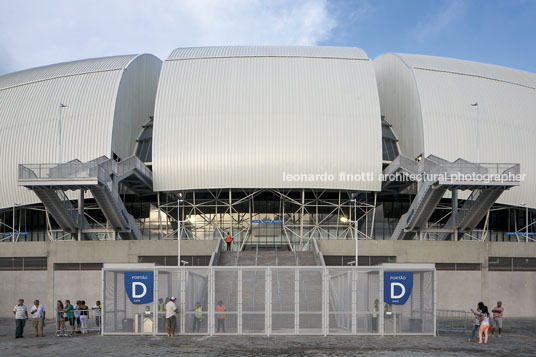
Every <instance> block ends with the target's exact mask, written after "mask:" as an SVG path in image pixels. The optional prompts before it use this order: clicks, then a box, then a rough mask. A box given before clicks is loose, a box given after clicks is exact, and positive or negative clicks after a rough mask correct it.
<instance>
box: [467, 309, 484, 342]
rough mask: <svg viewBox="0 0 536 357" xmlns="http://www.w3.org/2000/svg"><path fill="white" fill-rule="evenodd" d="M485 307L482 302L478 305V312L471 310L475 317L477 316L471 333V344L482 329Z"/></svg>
mask: <svg viewBox="0 0 536 357" xmlns="http://www.w3.org/2000/svg"><path fill="white" fill-rule="evenodd" d="M483 307H484V303H483V302H482V301H481V302H479V303H478V306H477V308H476V311H475V310H473V309H471V312H472V313H473V315H475V321H474V322H473V330H472V331H471V337H470V338H469V340H468V341H469V342H472V341H473V339H474V338H475V334H476V332H477V331H478V330H479V329H480V316H481V315H482V308H483Z"/></svg>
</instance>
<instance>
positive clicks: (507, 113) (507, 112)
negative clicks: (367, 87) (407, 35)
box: [374, 54, 536, 207]
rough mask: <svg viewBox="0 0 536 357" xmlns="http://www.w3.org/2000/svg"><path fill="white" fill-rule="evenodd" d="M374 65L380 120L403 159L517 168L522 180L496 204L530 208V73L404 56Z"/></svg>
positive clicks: (533, 189)
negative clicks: (388, 127)
mask: <svg viewBox="0 0 536 357" xmlns="http://www.w3.org/2000/svg"><path fill="white" fill-rule="evenodd" d="M374 64H375V69H376V77H377V82H378V90H379V94H380V105H381V110H382V115H384V116H385V117H386V120H387V121H388V122H389V123H391V124H392V125H393V128H394V131H395V132H396V134H397V136H398V138H399V140H400V147H401V150H402V153H403V154H405V155H408V156H410V157H416V156H418V155H419V154H421V153H424V155H425V156H427V155H431V154H433V155H436V156H439V157H442V158H445V159H447V160H456V159H458V158H462V159H465V160H468V161H472V162H477V161H478V156H480V162H486V163H520V164H521V172H522V173H525V174H526V175H527V176H526V180H525V181H524V182H522V183H521V186H520V187H517V188H513V189H511V190H509V191H507V192H505V193H503V195H502V196H501V197H500V198H499V200H498V202H500V203H506V204H512V205H520V204H522V203H528V204H529V205H530V206H532V207H536V161H535V160H534V149H533V147H532V145H531V144H530V143H532V142H533V141H534V137H536V125H534V123H535V121H536V74H533V73H529V72H524V71H518V70H515V69H510V68H505V67H500V66H494V65H488V64H483V63H476V62H470V61H462V60H455V59H449V58H438V57H431V56H420V55H405V54H385V55H381V56H379V57H378V58H376V59H375V60H374ZM475 103H478V106H474V104H475ZM471 104H473V105H471ZM478 153H480V154H478Z"/></svg>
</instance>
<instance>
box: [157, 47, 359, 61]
mask: <svg viewBox="0 0 536 357" xmlns="http://www.w3.org/2000/svg"><path fill="white" fill-rule="evenodd" d="M222 57H313V58H345V59H364V60H368V57H367V54H366V53H365V51H363V50H362V49H360V48H357V47H329V46H316V47H312V46H232V47H231V46H229V47H187V48H177V49H175V50H174V51H173V52H171V54H170V55H169V57H168V59H167V60H168V61H169V60H184V59H200V58H222Z"/></svg>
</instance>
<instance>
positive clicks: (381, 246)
mask: <svg viewBox="0 0 536 357" xmlns="http://www.w3.org/2000/svg"><path fill="white" fill-rule="evenodd" d="M318 245H319V248H320V250H321V251H322V253H323V254H324V255H325V256H329V255H354V254H355V241H353V240H345V241H335V240H333V241H329V240H324V241H319V242H318ZM359 255H360V256H366V255H383V256H396V262H397V263H479V264H481V265H482V270H481V271H438V272H437V308H438V309H454V310H466V311H468V310H469V309H470V308H474V307H475V306H476V304H477V303H478V302H479V301H483V302H484V303H485V304H486V305H488V307H493V306H495V303H496V302H497V300H502V301H503V304H504V308H505V316H509V317H527V316H531V317H533V316H536V272H508V271H489V270H488V257H536V244H534V243H510V242H451V241H446V242H436V241H390V240H389V241H359Z"/></svg>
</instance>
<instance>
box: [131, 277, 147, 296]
mask: <svg viewBox="0 0 536 357" xmlns="http://www.w3.org/2000/svg"><path fill="white" fill-rule="evenodd" d="M138 286H139V287H141V289H142V290H141V291H142V293H141V294H136V291H137V290H136V287H138ZM145 294H147V287H146V286H145V284H144V283H140V282H139V281H135V282H133V283H132V298H133V299H140V298H142V297H144V296H145Z"/></svg>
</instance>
